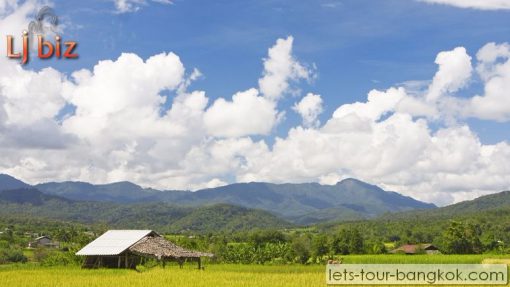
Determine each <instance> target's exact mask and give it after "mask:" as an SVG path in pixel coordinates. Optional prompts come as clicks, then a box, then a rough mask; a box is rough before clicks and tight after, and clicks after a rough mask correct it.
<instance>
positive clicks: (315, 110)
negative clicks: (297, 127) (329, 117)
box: [292, 93, 322, 127]
mask: <svg viewBox="0 0 510 287" xmlns="http://www.w3.org/2000/svg"><path fill="white" fill-rule="evenodd" d="M292 109H293V110H294V111H295V112H296V113H298V114H299V115H300V116H301V118H303V125H304V126H305V127H316V126H318V125H320V122H319V120H318V119H317V117H318V116H319V115H320V114H321V113H322V98H321V96H320V95H314V94H312V93H308V94H307V95H306V96H305V97H304V98H302V99H301V101H300V102H299V103H296V104H294V106H293V107H292Z"/></svg>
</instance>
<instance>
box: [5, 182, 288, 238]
mask: <svg viewBox="0 0 510 287" xmlns="http://www.w3.org/2000/svg"><path fill="white" fill-rule="evenodd" d="M2 215H6V216H10V217H14V216H19V217H20V218H22V217H23V218H26V217H28V218H30V217H31V218H46V219H55V220H65V221H73V222H79V223H86V224H92V223H101V222H103V223H106V224H108V226H110V227H111V228H121V229H122V228H133V229H154V230H158V231H161V232H186V231H190V232H198V233H203V232H219V231H225V232H231V231H239V230H251V229H256V228H274V229H278V228H286V227H290V226H291V224H290V223H288V222H286V221H285V220H283V219H280V218H278V217H276V216H274V215H272V214H270V213H269V212H266V211H261V210H255V209H249V208H244V207H238V206H233V205H228V204H215V205H207V206H200V207H181V206H175V205H171V204H169V203H143V204H118V203H111V202H87V201H73V200H69V199H66V198H62V197H59V196H52V195H47V194H44V193H42V192H40V191H38V190H37V189H33V188H32V189H15V190H4V191H0V216H2Z"/></svg>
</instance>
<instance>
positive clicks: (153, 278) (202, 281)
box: [0, 255, 508, 287]
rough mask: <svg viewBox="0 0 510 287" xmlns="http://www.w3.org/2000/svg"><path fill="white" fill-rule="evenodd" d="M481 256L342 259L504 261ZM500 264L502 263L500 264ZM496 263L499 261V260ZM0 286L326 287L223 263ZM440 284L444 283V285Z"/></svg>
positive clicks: (26, 273)
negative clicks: (203, 266) (203, 268)
mask: <svg viewBox="0 0 510 287" xmlns="http://www.w3.org/2000/svg"><path fill="white" fill-rule="evenodd" d="M488 257H489V256H486V255H485V256H484V255H466V256H460V255H434V256H427V255H415V256H405V255H359V256H345V257H344V262H345V263H404V262H407V263H481V262H482V261H484V260H485V261H487V260H496V261H501V260H505V259H507V258H508V257H505V256H490V257H491V258H493V259H487V258H488ZM503 262H504V261H503ZM498 263H499V262H498ZM0 286H1V287H4V286H5V287H7V286H9V287H15V286H23V287H25V286H26V287H59V286H62V287H64V286H66V287H67V286H73V287H82V286H83V287H85V286H87V287H89V286H90V287H94V286H96V287H103V286H108V287H110V286H123V287H124V286H125V287H130V286H151V287H153V286H170V287H171V286H176V287H177V286H179V287H187V286H190V287H191V286H197V287H200V286H208V287H209V286H226V287H235V286H254V287H257V286H261V287H262V286H264V287H271V286H275V287H276V286H326V284H325V266H321V265H310V266H303V265H283V266H271V265H227V264H218V265H216V264H209V265H206V269H205V270H197V269H195V266H193V265H188V266H186V267H185V268H183V269H179V268H178V267H177V266H167V267H166V268H161V267H155V268H152V269H150V270H148V271H145V272H141V273H140V272H137V271H133V270H114V269H99V270H83V269H80V268H78V267H65V266H64V267H40V266H37V265H28V264H27V265H10V266H0ZM421 286H424V285H421ZM443 286H444V285H443ZM457 286H458V285H457Z"/></svg>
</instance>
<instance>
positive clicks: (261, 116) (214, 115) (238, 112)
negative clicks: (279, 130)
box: [204, 89, 278, 137]
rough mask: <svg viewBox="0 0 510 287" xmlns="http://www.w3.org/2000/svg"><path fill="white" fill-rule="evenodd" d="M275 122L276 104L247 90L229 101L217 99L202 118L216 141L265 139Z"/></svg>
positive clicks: (276, 114)
mask: <svg viewBox="0 0 510 287" xmlns="http://www.w3.org/2000/svg"><path fill="white" fill-rule="evenodd" d="M277 119H278V111H277V110H276V106H275V102H273V101H271V100H268V99H266V98H264V97H262V96H259V95H258V91H257V90H256V89H249V90H247V91H244V92H239V93H237V94H235V95H233V96H232V101H227V100H225V99H223V98H219V99H217V100H216V101H215V102H214V104H213V105H212V106H211V107H210V108H209V109H208V110H207V112H206V113H205V115H204V123H205V126H206V128H207V131H208V133H209V134H211V135H213V136H218V137H241V136H246V135H267V134H269V133H270V132H271V129H272V128H273V126H274V125H275V123H276V122H277Z"/></svg>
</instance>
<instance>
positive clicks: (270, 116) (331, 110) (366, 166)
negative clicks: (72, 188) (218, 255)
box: [0, 0, 510, 205]
mask: <svg viewBox="0 0 510 287" xmlns="http://www.w3.org/2000/svg"><path fill="white" fill-rule="evenodd" d="M43 6H50V7H52V9H53V10H54V12H55V14H56V15H57V16H58V18H59V25H58V27H57V30H56V33H57V34H58V35H60V36H61V37H62V38H63V41H70V40H73V41H77V42H78V48H77V50H76V52H77V53H78V54H79V58H77V59H56V58H53V59H47V60H41V59H38V58H37V57H36V54H35V46H34V50H33V51H32V55H31V60H30V62H29V64H27V65H20V63H19V61H18V60H15V59H8V58H7V57H6V55H7V52H6V45H5V42H4V44H3V45H0V157H1V158H2V160H1V161H0V172H2V173H8V174H10V175H12V176H15V177H17V178H20V179H22V180H24V181H27V182H29V183H39V182H46V181H65V180H73V181H88V182H93V183H108V182H115V181H124V180H128V181H132V182H135V183H137V184H140V185H142V186H146V187H154V188H159V189H186V190H197V189H201V188H207V187H216V186H221V185H225V184H229V183H234V182H251V181H264V182H273V183H287V182H291V183H301V182H319V183H321V184H335V183H337V182H338V181H340V180H342V179H345V178H349V177H354V178H357V179H360V180H363V181H366V182H369V183H372V184H376V185H378V186H381V187H383V188H385V189H387V190H392V191H397V192H399V193H402V194H405V195H409V196H412V197H414V198H417V199H420V200H423V201H427V202H433V203H436V204H438V205H446V204H451V203H454V202H459V201H462V200H467V199H472V198H475V197H478V196H480V195H484V194H490V193H495V192H499V191H502V190H508V189H510V143H509V140H510V94H509V92H508V91H510V44H508V42H510V38H509V36H508V35H510V17H509V16H510V0H485V1H482V0H350V1H348V0H305V1H283V0H271V1H270V0H259V1H220V0H218V1H196V0H172V1H170V0H91V1H59V0H54V1H46V0H0V41H6V36H7V35H14V36H15V38H16V42H15V46H16V47H20V44H21V43H20V42H19V41H20V36H21V32H22V31H23V30H24V29H27V27H28V25H29V23H30V22H31V21H33V20H34V18H35V15H36V13H37V12H38V11H39V9H40V8H41V7H43ZM46 24H47V23H46ZM53 33H54V32H51V31H49V30H48V31H46V34H45V36H46V38H47V39H53V37H54V34H53Z"/></svg>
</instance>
